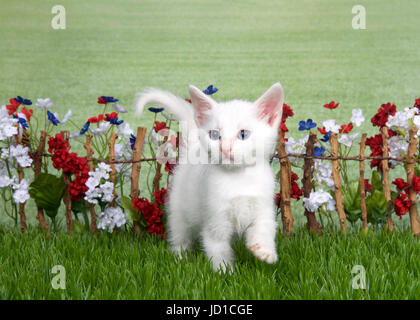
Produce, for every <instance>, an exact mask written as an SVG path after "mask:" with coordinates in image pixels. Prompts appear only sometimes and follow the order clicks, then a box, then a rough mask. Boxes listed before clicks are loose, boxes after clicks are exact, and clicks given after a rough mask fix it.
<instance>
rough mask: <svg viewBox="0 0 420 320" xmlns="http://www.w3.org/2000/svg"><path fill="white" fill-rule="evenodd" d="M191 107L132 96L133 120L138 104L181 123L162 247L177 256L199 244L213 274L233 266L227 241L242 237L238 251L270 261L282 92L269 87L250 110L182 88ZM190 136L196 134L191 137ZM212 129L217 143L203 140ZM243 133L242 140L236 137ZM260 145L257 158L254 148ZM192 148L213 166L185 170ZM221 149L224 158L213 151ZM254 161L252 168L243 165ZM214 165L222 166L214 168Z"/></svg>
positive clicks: (156, 94)
mask: <svg viewBox="0 0 420 320" xmlns="http://www.w3.org/2000/svg"><path fill="white" fill-rule="evenodd" d="M190 95H191V99H192V102H193V107H194V108H192V107H191V105H190V104H189V103H186V102H185V101H183V99H181V98H178V97H175V96H174V95H172V94H171V93H169V92H165V91H161V90H158V89H150V90H149V91H147V92H146V93H144V94H141V95H140V96H139V100H138V102H137V110H138V113H141V112H142V110H143V108H144V106H145V104H147V103H148V102H155V103H158V104H161V105H162V106H164V107H165V108H166V109H167V110H168V111H169V112H171V113H173V114H174V115H175V116H176V117H177V118H178V119H179V120H181V121H186V122H187V127H188V128H189V129H190V134H189V136H188V138H187V141H186V142H185V143H184V144H182V148H181V150H180V163H183V164H179V165H177V166H176V168H175V171H174V174H173V177H172V180H171V184H170V192H169V197H168V203H167V206H168V220H167V222H168V240H169V242H170V243H171V246H172V248H173V250H174V251H176V252H177V253H179V254H180V255H181V253H182V250H188V249H190V248H191V246H192V245H193V242H194V240H201V243H202V245H203V248H204V251H205V252H206V254H207V256H208V257H209V258H211V260H212V263H213V268H214V269H215V270H218V269H219V268H220V269H221V270H225V268H226V266H230V267H232V266H233V260H234V257H233V251H232V247H231V240H232V237H233V235H234V234H239V235H242V234H243V235H244V236H245V241H246V246H247V247H248V249H249V250H250V251H251V252H252V253H253V254H254V255H255V256H256V257H257V258H258V259H260V260H262V261H265V262H267V263H274V262H276V261H277V253H276V246H275V236H276V230H277V223H276V214H275V206H274V190H275V189H274V188H275V178H274V175H273V172H272V169H271V166H270V164H269V162H268V159H269V156H270V154H271V153H272V152H273V150H274V146H275V144H276V141H277V131H278V126H279V123H280V119H281V115H282V110H283V108H282V107H283V100H284V97H283V89H282V87H281V85H280V83H277V84H274V85H273V86H272V87H271V88H270V89H269V90H268V91H267V92H266V93H265V94H264V95H263V96H261V97H260V98H259V99H258V100H257V101H256V102H255V103H251V102H247V101H242V100H233V101H230V102H225V103H217V102H215V101H214V100H213V99H211V98H210V97H209V96H206V95H205V94H203V93H202V92H201V91H200V90H199V89H197V88H195V87H193V86H190ZM196 129H198V130H196ZM214 129H218V130H219V132H220V135H221V139H220V140H216V141H215V140H211V139H210V138H209V135H208V131H209V130H214ZM242 129H246V130H250V131H251V135H250V137H249V138H248V139H246V140H240V139H237V138H236V137H237V134H238V131H239V130H242ZM208 146H209V147H208ZM259 146H260V147H261V146H263V147H264V150H263V153H258V151H257V149H258V147H259ZM190 147H194V148H198V149H200V151H201V152H204V153H206V154H207V152H208V149H209V150H210V158H211V161H212V163H214V164H191V163H189V161H188V149H189V148H190ZM222 149H224V150H225V151H226V150H230V153H228V154H224V153H223V152H220V151H221V150H222ZM251 154H257V157H256V159H255V161H251V162H246V161H244V160H243V159H244V158H246V157H248V156H250V155H251ZM220 157H221V159H222V161H223V162H222V164H219V163H216V162H217V161H218V160H219V159H220Z"/></svg>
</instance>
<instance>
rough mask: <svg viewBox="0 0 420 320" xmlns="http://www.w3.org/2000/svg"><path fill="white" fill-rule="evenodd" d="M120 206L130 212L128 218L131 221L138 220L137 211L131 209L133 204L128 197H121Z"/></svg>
mask: <svg viewBox="0 0 420 320" xmlns="http://www.w3.org/2000/svg"><path fill="white" fill-rule="evenodd" d="M121 206H122V207H123V208H124V209H126V210H128V211H129V212H130V216H131V219H133V221H139V220H140V215H139V211H138V210H135V209H134V208H133V202H132V201H131V199H130V198H129V197H127V196H122V197H121Z"/></svg>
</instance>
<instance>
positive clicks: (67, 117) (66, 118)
mask: <svg viewBox="0 0 420 320" xmlns="http://www.w3.org/2000/svg"><path fill="white" fill-rule="evenodd" d="M72 114H73V112H72V111H71V109H69V110H68V111H67V113H66V114H65V115H64V118H63V120H61V123H66V122H67V121H69V119H70V117H71V115H72Z"/></svg>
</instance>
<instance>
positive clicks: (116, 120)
mask: <svg viewBox="0 0 420 320" xmlns="http://www.w3.org/2000/svg"><path fill="white" fill-rule="evenodd" d="M105 120H106V121H108V122H110V123H112V124H115V125H116V126H119V125H120V124H121V123H123V122H124V120H118V118H113V119H110V118H106V119H105Z"/></svg>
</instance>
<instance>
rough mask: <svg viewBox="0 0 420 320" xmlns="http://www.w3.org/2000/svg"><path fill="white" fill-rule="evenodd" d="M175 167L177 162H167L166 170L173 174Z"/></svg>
mask: <svg viewBox="0 0 420 320" xmlns="http://www.w3.org/2000/svg"><path fill="white" fill-rule="evenodd" d="M174 168H175V164H174V163H169V162H166V163H165V171H166V172H168V173H169V174H173V173H174Z"/></svg>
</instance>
